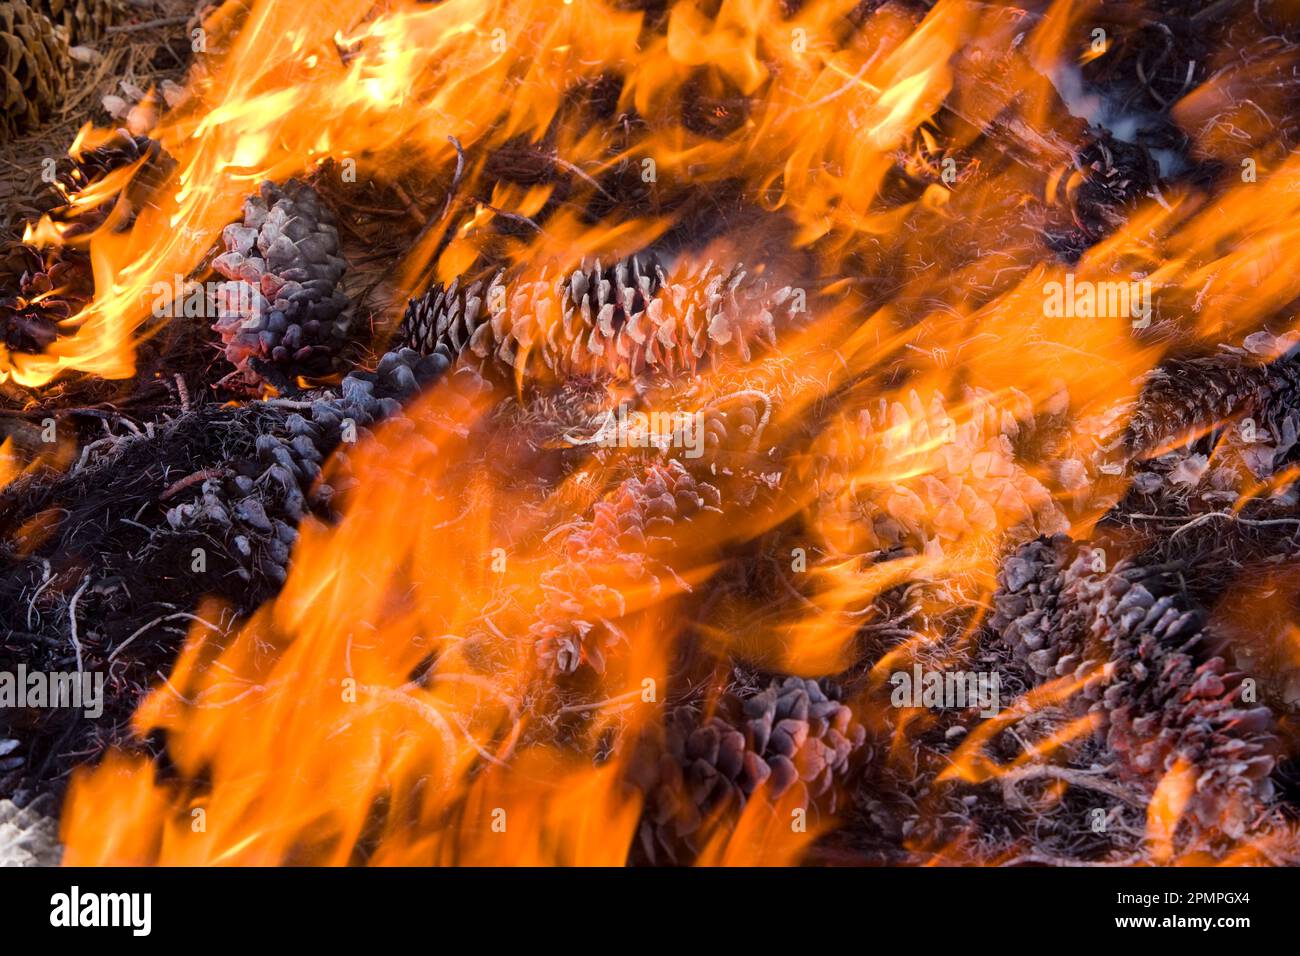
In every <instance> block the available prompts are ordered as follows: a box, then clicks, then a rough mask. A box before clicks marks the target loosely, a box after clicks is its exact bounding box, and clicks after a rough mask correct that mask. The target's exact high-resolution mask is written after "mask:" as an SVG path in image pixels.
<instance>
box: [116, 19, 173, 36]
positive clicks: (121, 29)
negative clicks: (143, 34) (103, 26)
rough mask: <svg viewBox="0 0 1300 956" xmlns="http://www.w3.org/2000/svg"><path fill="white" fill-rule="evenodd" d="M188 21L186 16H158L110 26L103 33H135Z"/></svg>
mask: <svg viewBox="0 0 1300 956" xmlns="http://www.w3.org/2000/svg"><path fill="white" fill-rule="evenodd" d="M189 22H190V18H189V17H188V16H185V17H159V18H158V19H157V20H143V21H141V22H140V23H121V24H118V25H116V26H111V27H109V28H108V29H107V30H105V31H104V32H105V33H108V34H110V35H111V34H114V33H135V32H136V31H138V30H152V29H153V28H154V27H179V26H184V25H185V24H187V23H189Z"/></svg>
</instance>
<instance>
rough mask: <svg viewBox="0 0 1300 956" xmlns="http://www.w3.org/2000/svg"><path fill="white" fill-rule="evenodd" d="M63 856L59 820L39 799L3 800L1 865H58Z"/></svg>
mask: <svg viewBox="0 0 1300 956" xmlns="http://www.w3.org/2000/svg"><path fill="white" fill-rule="evenodd" d="M62 856H63V848H62V847H61V846H59V821H58V820H57V819H55V818H54V817H51V816H49V815H48V814H47V813H45V812H44V811H43V810H42V809H41V807H40V805H38V803H36V802H33V803H30V804H27V805H26V806H24V807H19V806H18V805H17V804H16V803H14V802H13V801H12V800H0V867H6V866H58V865H59V859H60V857H62Z"/></svg>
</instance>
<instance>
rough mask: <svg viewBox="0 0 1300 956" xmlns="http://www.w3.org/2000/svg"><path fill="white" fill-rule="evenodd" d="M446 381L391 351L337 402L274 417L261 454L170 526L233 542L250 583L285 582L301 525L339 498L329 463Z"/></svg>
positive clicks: (188, 503)
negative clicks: (328, 477)
mask: <svg viewBox="0 0 1300 956" xmlns="http://www.w3.org/2000/svg"><path fill="white" fill-rule="evenodd" d="M439 374H440V373H439V371H438V369H437V368H436V367H435V364H434V363H431V362H430V361H429V359H427V358H424V357H422V356H420V355H418V354H417V353H415V352H414V351H412V350H410V349H405V350H402V351H401V352H390V353H388V354H387V355H385V356H384V357H383V358H382V359H381V360H380V362H379V366H378V368H377V369H376V371H374V372H366V371H358V372H353V373H351V374H349V375H348V376H347V377H346V378H345V379H344V380H343V383H342V385H341V387H340V391H339V395H338V396H337V397H327V398H321V399H318V400H316V401H314V402H312V403H311V406H310V408H309V409H304V410H303V411H295V412H292V413H290V414H288V415H286V416H284V417H283V418H281V417H279V416H272V417H270V418H269V419H268V420H267V424H266V426H265V430H263V431H262V432H261V434H259V435H258V436H257V438H256V445H255V447H256V451H255V455H254V456H253V457H252V458H251V459H249V460H246V461H234V462H230V463H229V467H228V470H227V472H226V473H225V474H222V475H219V476H216V477H212V478H208V479H206V480H204V481H203V483H202V485H201V486H199V487H198V488H197V493H196V494H195V495H194V496H193V497H191V498H189V500H183V501H181V502H179V503H177V504H175V505H173V506H172V507H171V508H169V509H168V511H167V513H166V517H167V523H168V525H169V526H170V527H171V529H172V530H173V531H179V532H185V533H191V534H195V535H199V534H205V535H210V536H213V537H216V538H217V539H218V540H222V541H225V542H227V543H228V550H230V551H231V553H232V554H236V555H238V556H239V557H240V559H242V561H243V562H244V563H243V565H242V566H241V567H239V568H238V569H237V570H236V573H237V574H238V575H239V576H240V577H241V578H242V579H243V580H245V581H253V580H254V579H262V580H270V581H272V582H274V583H276V584H279V583H282V582H283V581H284V579H285V576H286V574H287V566H288V560H289V552H290V550H291V549H292V546H293V543H294V541H295V540H297V531H296V530H295V529H296V527H297V524H298V522H299V521H301V520H302V518H303V516H304V515H305V514H306V513H307V512H308V511H309V510H312V509H313V508H315V509H325V508H327V507H328V506H329V503H330V501H331V500H332V499H333V497H334V494H335V490H336V489H334V488H333V487H331V486H330V485H329V484H325V483H324V482H321V481H319V480H318V479H319V478H320V474H321V465H322V464H323V463H324V460H325V458H326V457H328V456H329V455H330V453H331V452H333V451H334V450H335V449H336V448H337V447H338V446H339V445H340V443H341V442H347V441H360V440H362V439H363V438H364V437H366V434H367V432H366V429H367V427H368V426H370V425H373V424H375V423H377V422H379V421H381V420H383V419H386V418H389V417H392V416H394V415H397V414H399V413H400V411H401V407H402V401H403V400H404V399H407V398H410V397H411V396H412V395H414V394H415V393H416V392H417V391H419V390H420V388H421V387H423V385H425V384H428V383H429V382H431V381H433V380H434V379H435V378H436V377H437V376H438V375H439Z"/></svg>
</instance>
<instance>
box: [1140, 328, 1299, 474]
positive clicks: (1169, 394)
mask: <svg viewBox="0 0 1300 956" xmlns="http://www.w3.org/2000/svg"><path fill="white" fill-rule="evenodd" d="M1289 341H1290V340H1279V339H1274V338H1273V336H1271V335H1269V334H1268V333H1256V334H1255V335H1252V336H1250V337H1249V338H1247V340H1246V342H1245V343H1244V347H1242V348H1235V347H1227V346H1224V347H1221V348H1220V350H1219V352H1218V353H1216V354H1214V355H1211V356H1206V357H1202V358H1193V359H1175V360H1171V361H1168V362H1165V363H1164V364H1162V365H1161V366H1160V367H1158V368H1156V369H1154V370H1153V371H1152V372H1151V373H1150V375H1149V376H1148V377H1147V381H1146V383H1145V384H1144V386H1143V389H1142V396H1141V398H1140V399H1139V401H1138V405H1137V408H1136V409H1135V410H1134V413H1133V418H1132V420H1131V421H1130V423H1129V427H1128V431H1127V435H1126V439H1127V444H1128V446H1129V447H1130V448H1131V449H1133V451H1134V452H1135V453H1141V452H1145V451H1149V450H1151V449H1155V448H1159V447H1162V446H1167V445H1168V444H1170V443H1171V442H1172V441H1174V440H1175V439H1177V438H1179V437H1184V438H1185V437H1186V436H1192V437H1193V438H1195V437H1197V436H1199V435H1201V434H1203V433H1204V432H1206V431H1208V430H1209V429H1211V428H1213V427H1215V426H1217V425H1220V424H1222V423H1225V422H1227V421H1229V420H1231V419H1233V418H1237V417H1242V416H1244V417H1249V418H1251V419H1252V420H1253V422H1254V425H1255V429H1256V432H1257V434H1256V436H1255V438H1254V442H1253V443H1257V444H1259V445H1260V446H1267V447H1268V449H1269V450H1270V451H1271V454H1270V455H1267V456H1265V458H1259V459H1258V464H1257V467H1259V468H1262V469H1264V470H1265V471H1266V472H1267V474H1272V472H1273V471H1274V470H1275V469H1276V468H1278V467H1279V466H1280V465H1281V464H1282V463H1283V461H1285V460H1286V459H1287V457H1288V456H1289V454H1290V452H1291V451H1292V449H1293V448H1294V447H1295V445H1296V441H1297V439H1300V348H1294V347H1292V348H1291V349H1290V350H1288V351H1283V350H1285V349H1286V347H1287V344H1288V342H1289ZM1278 352H1283V354H1281V355H1280V357H1277V358H1275V359H1273V360H1272V361H1261V358H1268V357H1271V356H1272V355H1275V354H1277V353H1278ZM1267 474H1261V475H1259V477H1267Z"/></svg>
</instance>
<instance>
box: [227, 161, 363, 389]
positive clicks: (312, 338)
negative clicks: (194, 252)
mask: <svg viewBox="0 0 1300 956" xmlns="http://www.w3.org/2000/svg"><path fill="white" fill-rule="evenodd" d="M222 242H223V243H224V245H225V249H226V251H225V252H224V253H222V254H221V255H219V256H218V257H217V258H216V259H215V260H214V261H213V263H212V265H213V268H215V269H216V270H217V272H219V273H220V274H221V275H223V276H225V277H226V278H227V279H228V280H229V281H228V282H223V283H221V284H220V286H219V287H218V290H217V294H216V302H215V308H216V314H217V321H216V322H215V323H214V324H213V328H214V329H215V330H216V331H217V332H218V333H219V334H220V335H221V339H222V341H223V342H224V343H225V350H226V358H227V359H228V360H229V361H230V362H231V364H233V365H234V366H235V367H236V368H238V369H240V370H241V371H242V372H243V373H244V376H245V379H246V380H247V381H249V382H250V383H251V382H256V381H258V380H259V379H262V378H264V377H265V376H266V374H268V373H269V370H270V369H271V368H274V369H276V370H277V371H278V372H279V373H280V374H281V375H292V374H298V373H305V374H318V373H321V372H324V371H326V370H328V368H329V365H330V362H331V360H332V359H333V357H334V355H335V354H336V353H337V351H338V350H339V348H340V347H341V346H342V344H343V343H344V342H345V341H346V340H347V334H348V328H349V326H350V324H351V321H352V313H351V303H350V302H349V300H348V297H347V295H346V294H345V293H344V292H343V290H342V289H341V288H340V287H339V280H340V279H341V278H342V276H343V273H344V271H346V269H347V263H346V262H345V261H344V260H343V258H342V257H341V256H340V254H339V236H338V230H337V229H336V228H335V226H334V216H333V214H332V213H331V212H330V211H329V209H327V208H326V207H325V206H324V205H323V204H322V203H321V201H320V198H319V197H318V196H317V195H316V191H315V190H314V189H312V188H311V187H310V186H308V185H307V184H305V183H301V182H299V181H297V180H294V179H291V180H289V181H288V182H286V183H285V184H284V186H283V187H281V186H277V185H275V184H274V183H263V184H262V187H261V191H260V193H259V194H258V195H256V196H252V197H250V198H249V199H248V200H247V201H245V203H244V219H243V221H242V222H239V223H232V224H231V225H229V226H227V227H226V228H225V230H224V232H223V233H222Z"/></svg>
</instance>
